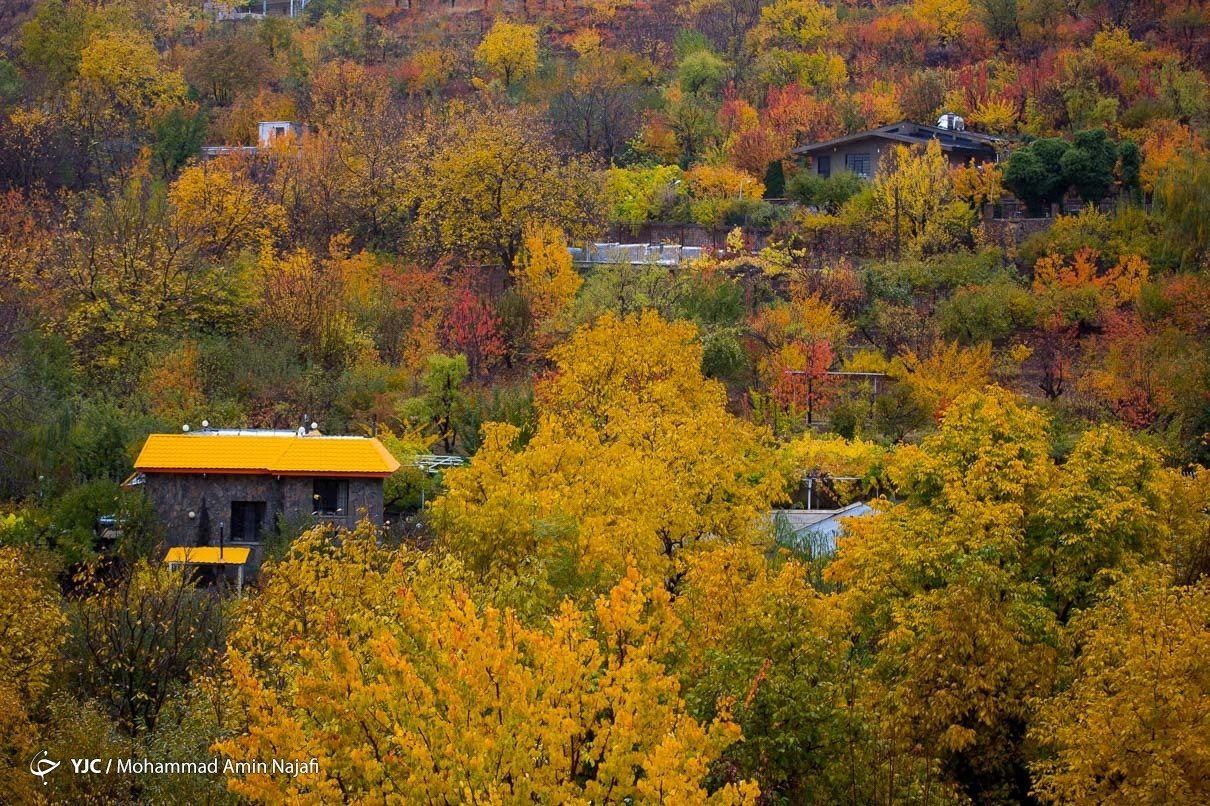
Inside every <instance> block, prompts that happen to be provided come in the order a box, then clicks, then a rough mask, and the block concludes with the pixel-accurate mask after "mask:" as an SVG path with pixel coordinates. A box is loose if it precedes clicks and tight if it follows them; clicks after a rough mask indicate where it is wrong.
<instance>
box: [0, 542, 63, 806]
mask: <svg viewBox="0 0 1210 806" xmlns="http://www.w3.org/2000/svg"><path fill="white" fill-rule="evenodd" d="M0 574H3V575H4V580H5V585H4V590H3V592H0V760H3V767H0V799H3V800H5V801H8V802H12V803H19V802H29V799H30V798H31V796H34V797H36V789H35V787H33V786H31V785H30V783H31V781H32V780H33V777H32V776H31V775H30V774H29V773H28V772H27V771H26V770H27V768H28V765H29V763H30V759H31V758H32V755H33V753H34V752H35V750H36V746H35V742H36V740H37V732H36V730H35V728H34V726H33V725H32V723H31V721H30V714H29V712H30V709H31V708H32V707H34V706H35V705H36V704H37V703H38V701H39V699H40V698H41V697H42V695H43V693H44V692H45V691H46V688H47V685H48V683H49V680H50V676H51V673H52V672H53V671H54V665H55V663H56V661H57V660H58V657H59V646H60V645H61V644H62V643H63V639H64V638H65V637H66V632H65V630H64V628H65V627H66V625H67V619H66V617H65V616H64V615H63V611H62V610H61V609H60V602H59V596H58V593H57V591H56V590H55V588H54V586H53V585H52V584H51V580H50V578H49V576H48V575H47V574H45V573H40V572H39V570H38V568H37V567H36V564H35V563H33V562H31V557H30V556H29V555H28V554H26V553H23V552H22V551H20V550H19V549H16V548H12V547H9V546H0Z"/></svg>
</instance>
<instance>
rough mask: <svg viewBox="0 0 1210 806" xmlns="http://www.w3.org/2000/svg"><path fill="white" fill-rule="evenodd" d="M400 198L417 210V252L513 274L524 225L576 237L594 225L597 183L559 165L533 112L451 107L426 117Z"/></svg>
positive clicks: (586, 173)
mask: <svg viewBox="0 0 1210 806" xmlns="http://www.w3.org/2000/svg"><path fill="white" fill-rule="evenodd" d="M416 147H417V149H418V151H419V157H420V165H419V168H418V173H417V174H416V175H415V176H414V177H413V181H412V182H411V185H410V187H409V188H408V189H407V191H406V193H405V196H404V198H405V199H406V200H407V201H408V202H409V203H410V204H413V205H414V206H415V211H416V219H415V225H414V226H413V227H412V233H413V239H414V240H413V243H414V246H415V250H416V251H417V252H420V253H427V254H429V255H431V256H433V257H439V256H442V255H446V254H457V256H458V257H459V258H462V259H468V258H469V259H472V260H481V261H484V262H489V261H490V262H495V263H497V264H499V265H502V266H503V267H504V268H505V269H506V270H508V271H511V270H512V268H513V265H514V262H515V261H516V258H517V255H518V254H519V253H520V251H521V246H522V241H523V237H524V232H525V228H526V227H527V226H542V225H552V226H557V227H560V228H561V229H563V230H564V231H565V232H566V233H567V235H568V237H571V238H580V237H583V236H587V235H588V234H589V233H591V232H594V231H595V229H596V227H597V226H599V221H600V216H599V208H600V201H601V187H600V182H599V181H598V180H597V179H596V177H595V175H594V174H593V172H592V170H591V166H590V164H589V163H588V162H586V161H584V160H580V159H570V160H564V159H563V158H562V157H561V156H560V155H559V152H558V151H557V149H556V148H555V146H554V144H553V141H552V138H551V136H550V133H549V131H548V130H547V129H546V128H545V127H544V126H543V124H542V123H541V122H540V121H539V120H538V117H537V114H536V112H535V111H534V110H532V109H524V108H523V109H511V108H502V107H494V108H490V109H487V110H485V111H482V112H471V111H469V110H466V109H465V108H460V107H450V108H448V109H445V110H443V111H442V112H441V113H440V114H435V115H433V116H432V117H430V118H429V119H428V120H427V121H426V122H425V124H424V126H423V128H422V131H421V134H420V137H419V142H418V143H417V146H416Z"/></svg>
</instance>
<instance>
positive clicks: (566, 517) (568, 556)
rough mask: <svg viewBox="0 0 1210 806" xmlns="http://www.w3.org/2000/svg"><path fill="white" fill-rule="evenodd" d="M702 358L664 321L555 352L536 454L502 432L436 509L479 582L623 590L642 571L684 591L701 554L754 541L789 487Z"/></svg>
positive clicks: (653, 319)
mask: <svg viewBox="0 0 1210 806" xmlns="http://www.w3.org/2000/svg"><path fill="white" fill-rule="evenodd" d="M701 357H702V355H701V347H700V345H699V344H698V343H697V342H696V329H695V328H694V327H693V325H690V324H686V323H677V324H669V323H666V322H664V321H662V320H661V319H660V318H659V317H658V316H657V315H656V314H654V313H651V312H648V313H644V314H642V315H639V316H631V317H629V318H627V319H619V318H617V317H615V316H614V315H612V314H606V315H605V316H602V317H601V318H600V319H599V320H598V321H597V323H596V324H595V326H593V327H585V328H582V329H581V330H579V331H578V332H577V333H576V334H575V335H574V336H573V337H572V338H571V339H570V340H569V341H568V342H566V343H564V344H562V345H560V346H558V347H556V348H555V349H554V350H553V351H552V352H551V359H552V361H553V362H554V364H555V366H556V372H555V374H554V375H553V376H552V377H551V378H550V379H549V380H547V381H546V382H545V383H543V384H541V385H540V386H539V388H538V390H537V392H536V396H537V408H538V426H537V430H536V433H535V434H534V436H533V438H532V439H530V440H529V442H528V444H526V445H524V446H519V445H517V444H516V442H515V440H516V438H517V435H518V432H517V429H516V428H515V427H513V426H510V425H506V424H503V423H490V424H488V425H486V426H484V443H483V447H481V448H480V450H479V452H478V453H477V454H476V455H475V458H474V459H473V460H472V462H471V464H470V467H469V468H466V469H462V470H457V471H452V472H450V473H449V474H447V477H446V481H447V486H448V492H447V493H446V495H445V496H443V497H442V498H441V499H440V500H438V501H436V502H435V503H434V506H433V515H434V522H435V523H436V524H437V525H438V528H439V529H440V531H441V534H442V537H443V539H444V541H445V542H446V543H447V544H448V545H449V546H450V547H451V548H452V549H454V550H455V551H457V552H458V553H459V554H460V555H461V556H463V557H465V558H466V560H467V562H468V564H470V566H471V567H473V568H476V569H483V570H488V569H493V568H495V569H508V568H515V567H517V566H518V565H520V564H522V563H525V562H534V561H538V562H542V563H544V564H546V566H547V567H548V568H552V569H553V568H555V567H564V566H566V567H567V568H568V569H569V570H570V572H571V573H572V574H573V575H574V577H579V578H591V576H592V575H594V574H597V573H603V574H605V575H606V577H607V578H616V577H617V575H618V574H620V573H621V572H622V570H623V569H624V568H625V566H626V565H627V564H628V563H630V562H633V563H635V564H636V565H637V566H638V567H639V568H640V570H642V571H643V572H644V573H649V574H652V575H658V576H659V577H661V578H666V579H668V580H669V582H670V583H673V582H674V581H675V578H676V577H677V575H678V574H679V573H680V569H681V561H680V556H681V554H683V553H684V552H686V551H691V550H692V548H693V546H694V545H695V544H698V543H700V542H702V541H704V540H707V539H710V540H717V539H721V540H735V539H741V538H743V537H745V536H748V535H750V534H751V533H752V529H753V528H754V527H755V524H756V519H757V516H758V513H759V512H761V511H763V510H764V508H765V507H767V506H768V503H769V501H770V500H771V499H773V498H776V497H778V496H779V495H780V491H781V486H782V480H781V476H780V475H779V474H777V473H776V472H772V471H771V468H770V467H769V466H767V465H762V457H764V456H766V450H767V448H766V446H765V442H764V440H765V436H764V434H762V433H761V432H760V431H759V430H757V429H755V428H753V427H752V426H750V425H747V424H746V423H744V422H742V421H740V420H738V419H736V418H734V417H732V416H731V415H730V414H728V413H727V411H726V409H725V405H724V404H725V400H726V394H725V392H724V390H723V388H722V386H721V385H720V384H718V383H717V382H716V381H709V380H705V379H703V378H702V376H701V370H700V367H701ZM556 561H557V562H556Z"/></svg>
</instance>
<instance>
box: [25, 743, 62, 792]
mask: <svg viewBox="0 0 1210 806" xmlns="http://www.w3.org/2000/svg"><path fill="white" fill-rule="evenodd" d="M47 755H49V753H48V752H47V751H46V750H43V751H42V752H41V753H38V755H36V756H34V758H33V760H32V761H30V762H29V771H30V772H32V773H33V774H34V775H36V776H38V777H39V778H41V779H42V785H43V786H45V785H46V776H47V775H50V774H51V773H52V772H54V771H55V768H57V767H58V766H59V763H60V762H58V761H51V760H50V759H49V758H46V756H47Z"/></svg>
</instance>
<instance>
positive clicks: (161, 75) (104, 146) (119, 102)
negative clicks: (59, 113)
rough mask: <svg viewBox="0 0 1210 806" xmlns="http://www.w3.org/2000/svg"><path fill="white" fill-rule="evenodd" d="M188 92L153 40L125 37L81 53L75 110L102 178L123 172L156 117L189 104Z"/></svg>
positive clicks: (97, 39) (73, 91) (102, 40)
mask: <svg viewBox="0 0 1210 806" xmlns="http://www.w3.org/2000/svg"><path fill="white" fill-rule="evenodd" d="M185 89H186V87H185V80H184V79H183V78H182V77H181V74H180V72H178V71H176V70H170V69H164V68H163V67H161V65H160V57H159V54H158V53H157V52H156V49H155V44H154V43H153V42H152V40H151V37H150V36H148V35H146V34H144V33H142V32H136V31H123V32H121V33H106V34H99V35H94V36H93V37H92V38H91V39H90V40H89V42H88V44H87V45H86V46H85V47H84V49H83V50H82V51H81V53H80V66H79V73H78V75H77V76H76V78H75V79H74V81H73V82H72V84H71V87H70V90H69V107H70V112H71V115H72V117H73V118H74V119H75V121H76V122H77V124H78V125H79V126H80V127H81V128H83V129H84V130H85V131H86V132H87V133H88V136H89V138H90V139H91V143H92V145H93V147H94V148H93V153H94V154H95V155H96V156H97V157H98V158H99V159H100V160H101V162H100V166H101V170H102V171H104V172H105V173H103V174H102V176H107V175H109V174H110V173H112V172H113V171H114V170H115V169H117V168H120V167H122V163H123V161H124V160H126V159H128V158H129V157H130V156H131V155H132V154H133V153H134V149H135V147H136V146H137V144H138V141H139V139H140V138H141V136H142V134H143V133H144V132H146V131H148V130H149V129H150V128H151V126H152V124H153V122H154V121H155V118H156V116H157V115H158V114H161V113H163V112H166V111H167V110H168V109H169V108H171V107H174V106H179V105H180V104H181V102H183V101H184V99H185Z"/></svg>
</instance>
